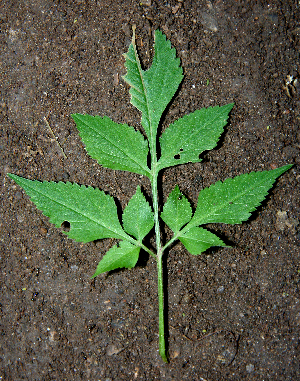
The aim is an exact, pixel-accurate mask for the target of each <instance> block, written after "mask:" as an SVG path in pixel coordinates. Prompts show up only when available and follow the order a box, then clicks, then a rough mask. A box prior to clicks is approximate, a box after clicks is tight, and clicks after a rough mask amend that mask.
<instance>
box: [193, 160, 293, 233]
mask: <svg viewBox="0 0 300 381" xmlns="http://www.w3.org/2000/svg"><path fill="white" fill-rule="evenodd" d="M291 167H292V165H285V166H283V167H280V168H276V169H273V170H270V171H263V172H251V173H246V174H244V175H240V176H237V177H235V178H233V179H227V180H225V181H224V182H223V183H222V182H221V181H218V182H217V183H215V184H214V185H211V186H210V187H209V188H205V189H203V190H202V191H201V192H200V193H199V197H198V204H197V208H196V211H195V214H194V216H193V218H192V220H191V222H190V223H189V227H192V226H197V225H202V224H208V223H214V222H220V223H224V224H240V223H242V222H243V221H246V220H248V218H249V217H250V215H251V212H253V211H254V210H255V209H256V208H257V207H258V206H259V205H260V203H261V202H262V201H263V200H264V198H265V197H266V195H267V194H268V190H269V189H270V188H271V187H272V185H273V184H274V182H275V180H276V179H277V177H279V176H280V175H281V174H282V173H284V172H286V171H287V170H288V169H290V168H291Z"/></svg>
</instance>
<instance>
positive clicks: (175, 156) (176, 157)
mask: <svg viewBox="0 0 300 381" xmlns="http://www.w3.org/2000/svg"><path fill="white" fill-rule="evenodd" d="M179 152H183V148H180V150H179ZM174 159H175V160H179V159H180V153H177V154H176V155H174Z"/></svg>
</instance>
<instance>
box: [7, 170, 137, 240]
mask: <svg viewBox="0 0 300 381" xmlns="http://www.w3.org/2000/svg"><path fill="white" fill-rule="evenodd" d="M9 177H10V178H12V179H13V180H14V181H15V182H16V183H17V184H18V185H20V186H21V187H22V188H23V189H24V190H25V192H26V193H27V195H28V196H29V197H30V198H31V201H32V202H33V203H34V204H35V205H36V207H37V208H38V209H39V210H41V211H42V212H43V213H44V214H45V215H46V216H47V217H49V219H50V222H51V223H53V224H55V225H56V226H57V227H61V225H62V223H63V222H65V221H68V222H69V223H70V231H68V232H67V231H64V232H63V233H64V234H66V235H68V236H69V237H70V238H73V239H75V241H78V242H90V241H94V240H96V239H101V238H122V239H124V238H125V239H126V238H129V240H130V237H129V236H128V235H127V234H126V233H125V232H124V230H123V229H122V227H121V225H120V222H119V219H118V214H117V207H116V204H115V201H114V199H113V198H112V197H111V196H109V195H107V194H105V193H104V192H103V191H100V190H99V189H97V188H96V189H95V188H92V187H85V186H80V185H78V184H72V183H69V182H68V183H63V182H58V183H55V182H53V181H51V182H48V181H44V182H40V181H37V180H28V179H24V178H23V177H19V176H17V175H13V174H9Z"/></svg>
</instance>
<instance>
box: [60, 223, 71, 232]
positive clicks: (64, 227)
mask: <svg viewBox="0 0 300 381" xmlns="http://www.w3.org/2000/svg"><path fill="white" fill-rule="evenodd" d="M60 227H61V228H62V230H63V231H64V232H69V231H70V229H71V224H70V222H69V221H64V222H63V223H62V224H61V226H60Z"/></svg>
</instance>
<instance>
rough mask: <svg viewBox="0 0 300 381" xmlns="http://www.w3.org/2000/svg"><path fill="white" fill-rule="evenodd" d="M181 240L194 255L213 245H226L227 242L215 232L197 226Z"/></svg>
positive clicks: (180, 238)
mask: <svg viewBox="0 0 300 381" xmlns="http://www.w3.org/2000/svg"><path fill="white" fill-rule="evenodd" d="M179 240H180V241H181V242H182V243H183V244H184V246H185V248H186V249H187V250H188V251H189V252H190V253H191V254H193V255H198V254H201V253H203V252H204V251H205V250H207V249H209V248H210V247H212V246H226V244H225V243H224V242H223V241H222V240H221V239H220V238H219V237H217V236H216V235H215V234H213V233H211V232H210V231H208V230H206V229H203V228H199V227H197V226H195V227H193V228H191V229H190V230H188V231H187V232H186V233H184V235H183V236H181V237H179Z"/></svg>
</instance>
